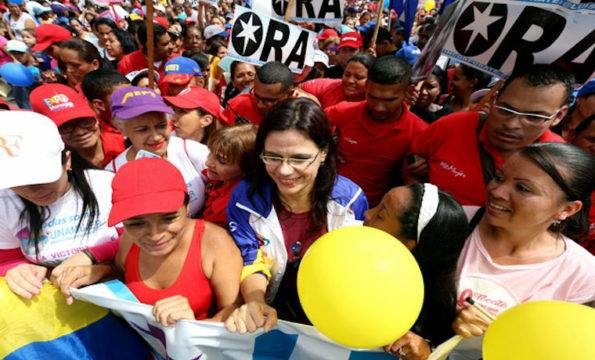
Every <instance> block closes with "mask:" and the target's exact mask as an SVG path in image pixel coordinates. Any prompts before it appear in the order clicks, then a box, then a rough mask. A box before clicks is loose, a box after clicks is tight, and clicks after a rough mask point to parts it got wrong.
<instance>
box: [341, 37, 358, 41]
mask: <svg viewBox="0 0 595 360" xmlns="http://www.w3.org/2000/svg"><path fill="white" fill-rule="evenodd" d="M343 41H357V38H355V37H344V38H343Z"/></svg>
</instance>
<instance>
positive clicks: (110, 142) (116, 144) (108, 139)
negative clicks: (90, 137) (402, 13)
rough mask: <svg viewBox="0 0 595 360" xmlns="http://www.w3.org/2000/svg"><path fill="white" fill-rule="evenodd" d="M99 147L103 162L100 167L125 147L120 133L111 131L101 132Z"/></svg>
mask: <svg viewBox="0 0 595 360" xmlns="http://www.w3.org/2000/svg"><path fill="white" fill-rule="evenodd" d="M99 136H100V138H101V147H102V148H103V163H102V164H101V167H102V168H104V167H105V166H106V165H107V164H108V163H109V162H110V161H112V160H113V159H115V158H116V157H117V156H118V155H120V154H121V153H122V152H123V151H124V150H126V147H125V146H124V137H123V136H122V135H120V134H115V133H112V132H101V133H100V135H99Z"/></svg>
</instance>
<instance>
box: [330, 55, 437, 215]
mask: <svg viewBox="0 0 595 360" xmlns="http://www.w3.org/2000/svg"><path fill="white" fill-rule="evenodd" d="M410 78H411V67H410V66H409V65H408V64H407V63H406V62H405V61H404V60H402V59H399V58H397V57H395V56H392V55H389V56H384V57H381V58H379V59H377V60H376V62H375V63H374V64H373V65H372V68H371V69H370V72H369V74H368V80H367V82H366V100H365V101H360V102H342V103H339V104H338V105H335V106H331V107H328V108H327V109H326V110H325V111H326V113H327V115H328V118H329V121H330V122H331V125H333V126H334V127H336V129H337V132H338V134H339V141H338V144H337V150H338V151H337V153H338V154H339V155H338V156H339V159H338V160H339V161H338V170H339V174H341V175H343V176H345V177H347V178H349V179H351V180H353V181H354V182H355V183H356V184H358V185H359V186H360V187H361V188H362V189H363V190H364V193H365V194H366V196H367V197H368V202H369V203H370V207H373V206H376V205H377V204H378V203H379V202H380V200H381V199H382V196H383V195H384V194H385V193H386V192H387V191H388V190H389V189H390V188H391V187H392V186H393V185H395V184H396V183H398V182H399V180H400V179H399V176H398V175H397V174H398V169H400V164H401V163H402V161H403V159H404V158H405V156H406V155H407V151H408V150H409V143H410V142H411V140H412V139H413V138H414V137H415V136H416V135H417V134H418V133H420V132H422V131H423V130H425V129H426V128H427V127H428V125H427V124H426V123H425V122H424V121H423V120H421V119H420V118H418V117H417V116H416V115H415V114H413V113H411V112H409V110H408V109H407V107H406V106H405V103H404V102H403V100H404V98H405V94H406V92H407V87H408V86H409V82H410Z"/></svg>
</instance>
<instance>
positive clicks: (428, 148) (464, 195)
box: [410, 64, 574, 206]
mask: <svg viewBox="0 0 595 360" xmlns="http://www.w3.org/2000/svg"><path fill="white" fill-rule="evenodd" d="M573 85H574V78H573V76H572V75H571V74H570V73H568V72H567V71H565V70H563V69H561V68H557V67H555V66H552V65H544V64H542V65H532V66H531V67H530V68H529V69H527V70H526V71H523V72H518V73H515V74H513V75H511V76H510V77H509V78H508V80H507V81H506V83H505V84H504V87H503V88H502V90H500V94H499V96H498V98H497V99H496V101H495V103H494V104H493V105H492V107H491V110H490V112H489V114H488V116H487V118H486V119H485V120H484V121H481V120H480V115H479V113H477V112H459V113H454V114H451V115H448V116H445V117H443V118H442V119H440V120H439V121H437V122H435V123H433V124H432V125H431V126H430V127H429V128H428V130H426V131H425V132H424V133H422V134H420V136H418V137H417V138H416V139H415V140H414V141H413V143H412V144H411V153H412V154H415V155H416V156H419V157H421V159H419V160H418V161H417V162H416V163H415V164H412V165H411V167H410V170H411V171H412V173H416V174H418V175H419V173H420V171H417V170H416V171H414V170H415V169H420V167H423V164H424V162H426V163H427V169H428V173H429V174H428V175H429V181H430V182H432V183H434V184H436V185H437V186H438V187H440V188H441V189H442V190H444V191H447V192H448V193H450V194H451V195H452V196H453V197H454V198H455V199H456V200H457V201H458V202H459V203H461V204H462V205H476V206H483V205H485V201H486V196H485V194H486V184H487V183H488V182H489V181H491V180H492V178H493V177H494V174H495V172H496V171H497V169H498V168H500V167H501V166H502V164H503V163H504V161H505V160H506V159H507V158H508V157H509V156H510V155H512V154H514V153H515V152H517V151H518V150H520V149H521V148H523V147H525V146H527V145H529V144H532V143H535V142H563V141H564V140H563V139H562V138H561V137H559V136H558V135H556V134H554V133H552V132H551V131H550V130H549V128H550V127H552V126H554V125H556V124H557V123H559V122H560V120H562V119H563V118H564V116H565V115H566V113H567V112H568V103H569V101H570V96H571V93H572V86H573Z"/></svg>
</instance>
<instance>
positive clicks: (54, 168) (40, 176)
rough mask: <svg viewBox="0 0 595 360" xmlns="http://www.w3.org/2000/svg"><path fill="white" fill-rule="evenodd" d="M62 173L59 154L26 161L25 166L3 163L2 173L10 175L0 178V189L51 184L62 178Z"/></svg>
mask: <svg viewBox="0 0 595 360" xmlns="http://www.w3.org/2000/svg"><path fill="white" fill-rule="evenodd" d="M15 159H16V158H15ZM19 160H20V159H19ZM63 171H64V169H63V168H62V153H61V152H56V153H55V154H54V155H52V156H49V157H46V158H41V159H37V160H31V159H30V160H27V163H26V164H23V163H22V162H21V161H14V162H11V163H8V164H5V163H3V164H2V173H3V174H10V175H9V176H0V189H8V188H12V187H16V186H25V185H38V184H47V183H52V182H54V181H57V180H58V179H59V178H60V176H62V172H63Z"/></svg>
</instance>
